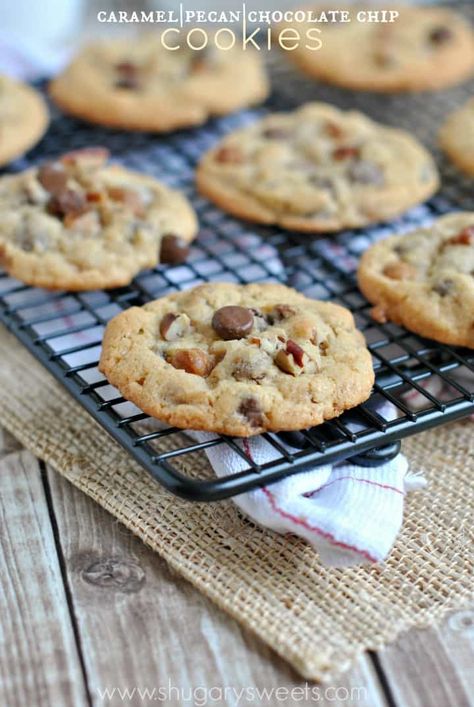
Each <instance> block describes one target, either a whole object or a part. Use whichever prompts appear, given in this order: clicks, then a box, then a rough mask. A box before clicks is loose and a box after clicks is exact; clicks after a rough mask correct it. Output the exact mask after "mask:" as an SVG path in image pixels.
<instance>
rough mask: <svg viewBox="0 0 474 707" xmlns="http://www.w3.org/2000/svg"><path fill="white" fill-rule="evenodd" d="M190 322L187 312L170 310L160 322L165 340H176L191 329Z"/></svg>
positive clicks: (161, 332)
mask: <svg viewBox="0 0 474 707" xmlns="http://www.w3.org/2000/svg"><path fill="white" fill-rule="evenodd" d="M190 324H191V320H190V319H189V317H188V316H187V314H173V312H168V314H165V316H164V317H163V319H162V320H161V322H160V334H161V336H162V337H163V339H165V341H176V340H177V339H180V338H181V337H183V336H184V335H185V334H186V333H187V332H188V331H189V328H190Z"/></svg>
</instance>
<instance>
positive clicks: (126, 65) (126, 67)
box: [115, 60, 138, 76]
mask: <svg viewBox="0 0 474 707" xmlns="http://www.w3.org/2000/svg"><path fill="white" fill-rule="evenodd" d="M115 70H116V71H117V72H118V73H119V74H122V76H131V75H132V74H136V73H137V71H138V66H137V65H136V64H134V63H133V62H132V61H127V60H125V61H119V63H118V64H116V65H115Z"/></svg>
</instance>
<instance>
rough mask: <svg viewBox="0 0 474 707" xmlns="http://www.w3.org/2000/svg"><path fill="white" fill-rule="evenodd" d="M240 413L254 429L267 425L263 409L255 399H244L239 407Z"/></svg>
mask: <svg viewBox="0 0 474 707" xmlns="http://www.w3.org/2000/svg"><path fill="white" fill-rule="evenodd" d="M238 412H239V413H240V414H241V415H243V416H244V417H245V418H246V419H247V420H248V421H249V422H250V425H251V426H252V427H263V425H264V424H265V416H264V414H263V411H262V408H261V407H260V403H259V402H258V400H256V399H255V398H244V399H243V400H242V402H241V403H240V405H239V409H238Z"/></svg>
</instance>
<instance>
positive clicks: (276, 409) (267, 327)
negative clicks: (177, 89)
mask: <svg viewBox="0 0 474 707" xmlns="http://www.w3.org/2000/svg"><path fill="white" fill-rule="evenodd" d="M100 370H101V371H102V372H103V373H104V374H105V375H106V377H107V378H108V380H109V381H110V383H112V385H114V386H116V387H117V388H118V389H119V391H120V392H121V393H122V395H123V396H124V397H125V398H127V399H128V400H131V401H132V402H134V403H135V404H136V405H138V406H139V407H140V408H141V409H142V410H143V411H144V412H146V413H147V414H149V415H152V416H153V417H157V418H158V419H160V420H163V421H165V422H167V423H169V424H171V425H176V426H177V427H180V428H183V429H196V430H210V431H213V432H219V433H222V434H228V435H235V436H244V437H245V436H250V435H255V434H259V433H261V432H264V431H265V430H272V431H278V430H298V429H303V428H305V427H310V426H313V425H317V424H319V423H321V422H323V421H324V420H329V419H331V418H333V417H335V416H337V415H340V414H341V413H342V412H343V411H344V410H346V409H348V408H351V407H354V406H355V405H358V404H359V403H361V402H363V401H364V400H366V399H367V398H368V396H369V395H370V391H371V388H372V385H373V381H374V374H373V370H372V363H371V356H370V354H369V352H368V350H367V349H366V346H365V342H364V338H363V336H362V335H361V334H360V333H359V332H358V331H357V330H356V329H355V326H354V320H353V317H352V315H351V313H350V312H349V311H348V310H346V309H344V308H342V307H339V306H337V305H334V304H330V303H328V302H318V301H316V300H311V299H307V298H306V297H304V295H302V294H300V293H298V292H296V291H295V290H292V289H290V288H288V287H285V286H283V285H275V284H255V285H246V286H242V285H235V284H220V283H212V284H206V285H201V286H199V287H196V288H194V289H191V290H188V291H186V292H180V293H177V294H173V295H170V296H168V297H164V298H163V299H159V300H156V301H155V302H151V303H149V304H147V305H145V306H144V307H132V308H131V309H128V310H126V311H125V312H123V313H122V314H120V315H118V316H117V317H115V318H114V319H113V320H112V321H111V322H110V323H109V325H108V327H107V329H106V332H105V336H104V342H103V349H102V356H101V360H100Z"/></svg>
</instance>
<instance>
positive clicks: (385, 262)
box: [358, 213, 474, 348]
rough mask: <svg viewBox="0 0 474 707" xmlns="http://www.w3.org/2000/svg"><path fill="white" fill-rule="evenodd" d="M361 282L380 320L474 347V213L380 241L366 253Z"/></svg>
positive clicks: (360, 268)
mask: <svg viewBox="0 0 474 707" xmlns="http://www.w3.org/2000/svg"><path fill="white" fill-rule="evenodd" d="M358 280H359V286H360V289H361V290H362V292H363V293H364V295H365V296H366V297H367V299H368V300H369V301H370V302H372V303H373V304H374V305H376V306H375V307H374V310H373V316H374V318H376V319H378V320H379V321H386V320H388V319H390V320H392V321H394V322H396V323H397V324H402V325H403V326H405V327H406V328H407V329H410V331H414V332H416V333H417V334H420V335H421V336H426V337H428V338H430V339H435V340H436V341H441V342H442V343H445V344H453V345H458V346H468V347H470V348H474V213H456V214H450V215H448V216H443V217H442V218H440V219H438V220H437V221H435V223H434V224H433V225H432V226H429V227H428V228H423V229H420V230H417V231H414V232H412V233H407V234H405V235H402V236H392V237H390V238H386V239H384V240H382V241H380V242H379V243H376V244H375V245H373V246H372V247H371V248H369V250H368V251H366V253H364V255H363V256H362V260H361V263H360V266H359V272H358Z"/></svg>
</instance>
